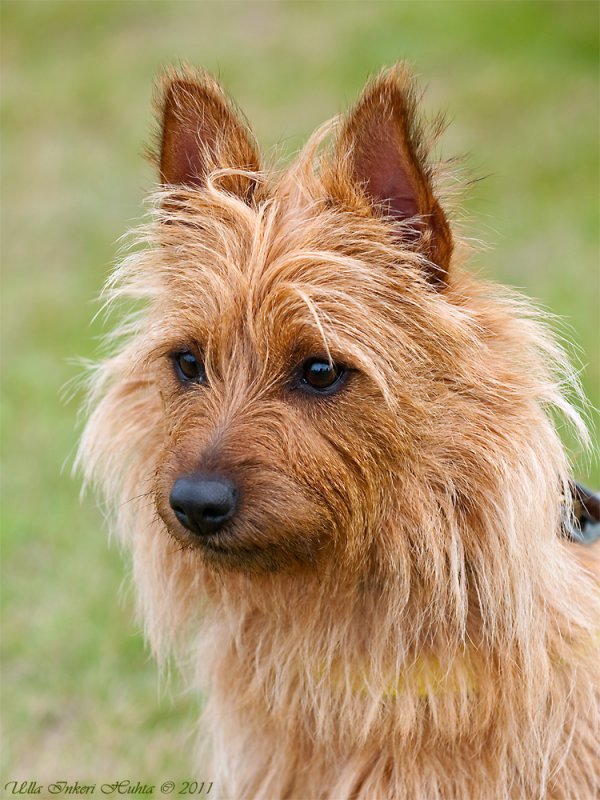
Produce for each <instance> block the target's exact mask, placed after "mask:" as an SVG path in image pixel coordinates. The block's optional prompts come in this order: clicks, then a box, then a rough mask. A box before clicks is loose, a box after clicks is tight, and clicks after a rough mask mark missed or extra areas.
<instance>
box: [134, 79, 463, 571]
mask: <svg viewBox="0 0 600 800" xmlns="http://www.w3.org/2000/svg"><path fill="white" fill-rule="evenodd" d="M410 92H411V87H410V83H409V80H408V77H407V76H406V75H405V74H403V73H399V72H397V71H392V72H389V73H387V74H384V75H383V76H382V77H381V78H380V79H379V80H378V81H377V82H375V83H374V84H373V85H371V86H370V87H369V88H368V89H367V90H366V91H365V93H364V95H363V97H362V99H361V101H360V103H359V104H358V106H357V108H356V109H355V110H354V111H353V112H352V113H351V114H350V115H349V116H348V118H347V119H346V120H345V122H344V124H343V125H342V128H341V131H340V133H339V135H338V137H337V142H336V147H335V152H334V153H333V154H330V156H329V158H328V159H324V160H323V161H322V164H321V171H320V174H319V175H318V176H316V175H315V174H314V172H313V169H314V167H313V165H312V163H311V164H308V163H305V164H304V165H302V164H300V165H298V166H297V167H296V168H295V170H292V171H291V172H289V173H287V174H285V175H283V176H281V175H280V176H278V177H277V178H269V177H267V176H264V175H261V174H259V173H258V169H259V158H258V154H257V153H256V150H255V146H254V144H253V142H252V139H251V136H250V134H249V132H248V131H247V130H246V129H245V127H244V125H243V124H242V122H241V121H240V120H239V118H238V117H237V116H236V115H235V112H234V111H233V109H232V107H231V105H230V103H229V102H228V101H227V99H226V98H225V96H224V95H223V94H222V92H221V90H220V88H219V87H218V86H217V85H216V84H214V82H212V81H211V80H210V79H209V78H207V77H205V76H204V77H198V76H191V75H183V76H182V75H179V76H175V77H173V78H171V79H170V80H169V81H168V82H167V84H166V86H165V88H164V91H163V97H162V100H161V102H160V109H161V114H162V127H161V131H162V133H161V150H160V175H161V179H162V182H163V184H164V192H163V195H162V199H161V203H160V205H161V209H160V220H159V226H160V234H159V239H160V243H159V247H158V248H157V253H156V254H155V258H156V259H157V261H158V267H157V276H156V279H157V281H158V283H159V285H160V289H159V292H158V301H157V302H156V303H154V305H153V308H152V310H151V313H150V317H149V321H148V328H147V330H146V331H145V335H144V337H143V342H142V341H139V342H138V347H140V346H141V348H142V352H139V351H138V353H139V354H138V358H139V360H140V363H143V364H144V369H145V370H146V376H147V378H148V376H151V381H152V383H153V385H154V386H155V387H156V388H157V389H158V391H159V393H160V397H161V417H162V426H161V429H162V432H163V433H162V438H161V441H160V443H157V446H156V451H155V458H154V473H153V474H154V478H153V480H152V486H151V493H152V494H153V496H154V499H155V504H156V509H157V511H158V514H159V516H160V518H161V519H162V521H163V522H164V524H165V526H166V528H167V529H168V531H169V532H170V533H171V534H172V535H173V536H175V537H176V538H177V539H178V540H180V541H181V542H182V543H183V544H184V546H186V547H190V548H196V549H198V551H199V552H200V553H201V554H202V556H203V557H204V559H205V560H206V561H207V563H209V564H211V565H214V566H219V567H223V568H227V567H238V568H242V569H245V570H249V571H253V570H257V569H266V570H274V569H278V568H281V567H283V566H285V567H287V568H293V567H294V566H302V565H307V564H308V565H314V564H316V563H318V562H319V560H320V559H321V558H322V557H323V555H324V554H326V555H327V557H328V558H331V554H332V552H333V553H337V554H338V555H339V556H340V557H343V555H348V556H352V555H356V554H358V553H361V552H364V549H365V548H368V547H369V546H370V545H371V542H370V541H369V532H370V531H373V530H374V529H375V528H376V527H378V526H379V527H380V526H381V522H382V520H385V519H386V518H387V517H389V515H390V514H392V513H393V512H394V510H395V508H394V502H395V501H394V498H395V492H394V491H393V485H394V482H395V481H396V480H397V479H398V478H397V472H398V470H397V465H398V463H400V462H401V461H402V459H403V458H409V457H410V451H411V449H412V447H411V439H414V437H415V436H416V433H415V430H416V429H417V428H418V427H419V426H420V424H421V422H422V420H421V419H420V412H419V409H420V405H421V404H422V398H421V397H420V396H414V393H413V396H411V389H410V387H411V385H412V384H413V383H414V380H413V379H414V374H413V373H414V371H415V369H416V368H417V366H419V368H422V367H423V366H424V364H425V360H424V352H425V351H424V350H423V347H422V340H423V335H422V328H423V326H424V325H428V324H430V322H428V321H427V320H426V319H425V317H426V316H427V314H431V315H434V314H435V304H436V302H439V297H438V296H439V294H440V293H441V292H442V291H444V289H445V281H446V270H447V267H448V260H449V257H450V251H451V247H452V245H451V241H450V233H449V229H448V225H447V222H446V219H445V216H444V215H443V213H442V211H441V209H440V207H439V205H438V203H437V201H436V200H435V199H434V197H433V191H432V187H431V185H430V182H429V178H428V177H427V170H426V167H425V165H424V163H423V162H422V160H421V159H422V156H421V155H420V154H419V143H418V141H417V138H416V137H417V136H418V132H417V131H415V130H414V121H413V119H412V114H413V113H414V109H413V100H412V95H411V93H410ZM215 169H220V170H221V171H220V172H215V171H214V170H215ZM309 176H310V177H309ZM423 294H425V295H426V296H427V297H428V298H429V299H428V301H426V302H425V303H423V302H421V301H420V300H418V298H419V297H420V295H423ZM417 302H418V304H419V310H417V311H416V312H415V304H416V303H417ZM431 321H433V317H432V320H431ZM419 339H420V340H421V343H419V341H418V340H419ZM144 350H145V352H144ZM399 403H400V404H401V405H402V408H403V412H402V414H398V404H399ZM417 423H418V424H417ZM411 431H412V433H411Z"/></svg>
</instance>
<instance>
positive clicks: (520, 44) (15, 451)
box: [1, 0, 600, 785]
mask: <svg viewBox="0 0 600 800" xmlns="http://www.w3.org/2000/svg"><path fill="white" fill-rule="evenodd" d="M399 57H407V58H409V59H410V60H412V61H413V63H414V65H415V67H416V70H417V71H418V73H420V74H421V75H422V76H423V79H424V80H425V82H426V83H428V84H429V90H428V94H427V97H426V107H427V108H429V109H430V110H437V109H439V108H448V109H450V110H451V112H452V118H453V122H452V125H451V127H450V129H449V130H448V132H447V134H446V135H445V137H444V141H443V152H444V153H445V154H448V155H449V154H456V153H459V154H464V153H469V154H470V157H469V158H468V160H467V167H468V171H469V173H470V174H471V175H472V176H475V177H476V176H480V175H488V176H489V177H488V178H487V179H486V180H485V181H483V182H480V183H478V184H476V186H474V187H473V189H472V191H471V192H470V194H469V195H468V197H467V199H466V210H467V212H468V213H469V215H470V216H471V218H472V220H473V226H472V233H473V234H474V235H475V236H478V237H480V238H483V239H485V240H487V241H488V242H489V243H490V244H491V245H492V246H493V249H492V250H490V252H488V253H485V254H484V255H480V256H479V257H478V258H477V259H476V262H475V268H477V269H480V270H482V271H483V272H484V274H486V275H488V276H490V277H495V278H497V279H499V280H502V281H505V282H508V283H510V284H512V285H515V286H519V287H522V288H523V289H525V290H526V291H527V292H528V293H530V294H532V295H533V296H535V297H537V298H539V299H540V300H541V301H542V302H543V303H544V305H545V306H547V307H549V308H550V309H552V310H553V311H554V312H556V313H558V314H560V315H561V316H562V317H563V318H564V320H565V321H566V323H568V324H569V325H570V326H571V331H570V333H569V336H570V337H571V338H572V340H573V342H574V343H575V344H576V345H577V346H578V347H579V348H580V355H581V359H582V361H583V363H584V365H585V369H584V372H583V381H584V385H585V389H586V392H587V394H588V397H589V398H590V400H591V401H592V403H593V404H594V405H596V406H598V405H599V403H600V359H599V355H600V342H599V321H598V312H599V307H600V304H599V274H598V189H599V185H598V146H597V135H598V83H597V76H598V5H597V4H596V3H595V2H531V3H530V2H518V3H517V2H451V1H448V2H406V3H404V2H311V3H309V2H294V3H283V2H225V1H223V2H214V3H209V2H206V3H202V2H131V1H130V2H109V1H106V2H64V3H63V2H49V1H47V2H31V1H29V0H22V1H21V2H3V3H2V62H3V63H2V75H3V77H2V95H3V96H2V127H3V142H2V270H3V291H2V356H3V366H2V381H3V402H2V424H3V445H2V447H3V460H4V466H3V477H2V483H3V494H4V497H3V506H2V534H3V575H2V609H3V626H2V627H3V631H2V632H3V648H4V662H3V671H2V689H3V716H4V731H5V740H4V747H3V764H2V777H1V785H4V782H5V781H6V780H10V779H26V778H28V779H33V778H36V779H38V780H39V781H49V780H58V779H62V778H79V779H83V780H85V781H88V782H94V781H98V782H101V781H108V780H116V779H125V778H132V779H140V780H146V781H158V782H160V781H161V780H165V779H167V778H171V777H180V778H181V777H186V776H191V775H192V772H191V769H190V767H189V763H190V762H189V756H190V752H191V748H192V742H191V738H190V735H189V730H190V728H191V724H190V723H191V720H192V719H193V718H194V716H195V713H196V710H197V709H196V701H195V700H194V699H193V698H191V697H189V696H182V695H181V693H180V692H179V690H178V688H177V684H176V682H175V683H174V684H173V686H172V688H169V685H168V684H167V683H165V682H164V681H163V682H162V683H159V682H158V680H157V676H156V671H155V667H154V666H153V664H152V663H151V661H150V659H149V657H148V655H147V653H146V652H145V650H144V646H143V643H142V639H141V636H140V634H139V631H138V630H137V629H136V627H135V625H134V623H133V621H132V620H133V615H132V612H131V606H132V603H131V596H130V592H129V591H127V590H122V588H121V587H122V580H123V575H124V574H125V569H124V567H123V565H122V562H121V559H120V556H119V554H118V553H117V552H115V550H114V549H110V548H109V547H108V544H107V541H106V537H105V532H104V530H103V523H102V520H101V518H100V514H99V513H98V512H97V511H96V510H95V508H94V505H93V502H92V500H91V499H86V500H85V501H84V502H83V503H80V501H79V498H78V492H79V487H78V484H77V481H76V480H73V479H72V478H71V477H70V474H69V469H70V467H69V464H70V459H71V457H72V452H73V448H74V445H75V442H76V437H77V433H76V425H75V415H76V405H77V404H76V403H75V404H71V405H66V404H64V403H62V402H61V400H60V389H61V387H62V386H63V385H64V384H65V382H66V381H68V380H69V379H70V378H72V377H73V376H74V375H76V374H77V368H76V367H74V366H73V365H72V364H71V363H70V359H72V358H73V357H76V356H84V357H90V356H92V355H93V353H94V352H95V350H96V348H97V345H98V342H97V337H98V335H99V334H100V333H101V326H100V323H98V322H96V323H93V324H90V319H91V318H92V316H93V314H94V312H95V310H96V308H97V305H96V304H95V303H94V298H95V297H96V296H97V294H98V292H99V290H100V288H101V286H102V283H103V280H104V278H105V277H106V275H107V271H108V270H109V267H110V265H111V263H112V262H113V261H114V259H115V257H116V252H117V246H116V244H115V243H116V240H117V238H118V237H119V236H120V235H121V234H122V233H123V232H124V231H125V230H126V229H127V228H129V227H130V226H131V224H132V221H133V220H135V219H138V218H139V217H140V215H141V201H142V198H143V197H144V193H145V191H146V190H147V189H148V188H149V187H151V186H152V181H153V175H152V173H151V170H150V167H149V166H148V165H147V164H145V163H144V162H143V161H142V159H141V158H140V157H139V154H140V152H141V150H142V145H143V143H144V141H147V139H148V134H149V130H150V127H151V124H152V117H151V112H150V96H151V88H152V82H153V78H154V75H155V73H156V72H157V71H158V70H159V69H160V67H161V66H162V65H164V64H167V63H171V62H174V61H178V60H180V59H186V60H189V61H191V62H192V63H194V64H198V65H203V66H205V67H207V68H209V69H210V70H212V71H214V72H216V73H218V74H219V75H220V76H221V78H222V80H223V81H224V83H225V84H226V85H227V86H228V87H229V89H230V90H231V92H232V93H233V94H234V96H235V97H236V98H237V100H238V101H239V102H240V104H241V105H242V107H243V108H244V110H245V111H246V113H247V114H248V116H249V118H250V119H251V120H252V121H253V123H254V128H255V131H256V133H257V135H258V138H259V140H260V141H261V142H262V143H263V144H264V145H265V146H266V147H267V146H272V145H278V146H279V148H280V150H281V151H282V153H284V154H290V153H291V152H293V151H294V150H295V149H296V148H297V147H298V146H299V145H300V144H301V142H302V141H303V139H304V138H305V137H306V136H307V134H308V133H309V132H310V131H311V130H312V129H313V128H314V127H315V126H316V125H317V124H318V123H320V122H321V121H322V120H324V119H325V118H327V117H329V116H331V115H332V114H333V113H335V112H337V111H339V110H341V109H342V108H344V107H345V106H346V104H347V103H348V102H349V101H351V100H352V99H353V98H354V97H355V96H356V93H357V91H358V90H359V88H360V86H361V85H362V83H363V81H364V79H365V77H366V76H367V75H368V74H369V73H372V72H374V71H377V70H378V69H379V68H380V67H381V66H382V65H386V64H390V63H392V62H393V61H395V60H396V59H398V58H399ZM593 416H595V417H596V419H597V415H596V413H595V412H594V414H593ZM65 462H66V464H67V467H66V468H65V469H63V464H65ZM577 470H578V472H579V474H580V475H581V476H582V477H584V476H585V477H586V478H587V479H589V480H591V481H595V482H596V484H599V483H600V472H599V470H598V465H597V463H595V464H591V465H590V464H589V463H587V462H585V461H580V462H578V466H577ZM125 585H126V584H125ZM120 598H121V599H122V602H119V599H120ZM197 777H205V778H210V776H207V775H205V776H197Z"/></svg>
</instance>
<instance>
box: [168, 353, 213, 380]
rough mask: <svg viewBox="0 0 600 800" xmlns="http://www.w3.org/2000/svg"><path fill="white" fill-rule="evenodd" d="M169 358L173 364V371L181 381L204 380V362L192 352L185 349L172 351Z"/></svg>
mask: <svg viewBox="0 0 600 800" xmlns="http://www.w3.org/2000/svg"><path fill="white" fill-rule="evenodd" d="M171 358H172V359H173V364H174V366H175V373H176V374H177V377H178V378H179V380H180V381H181V382H182V383H205V382H206V372H205V371H204V364H203V363H202V362H201V361H199V360H198V359H197V358H196V356H195V355H194V354H193V353H192V352H190V351H189V350H186V351H184V352H182V353H173V355H172V356H171Z"/></svg>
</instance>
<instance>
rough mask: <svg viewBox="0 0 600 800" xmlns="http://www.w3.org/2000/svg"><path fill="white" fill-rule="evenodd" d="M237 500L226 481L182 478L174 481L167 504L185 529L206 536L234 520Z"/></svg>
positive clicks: (195, 477) (235, 490) (199, 477)
mask: <svg viewBox="0 0 600 800" xmlns="http://www.w3.org/2000/svg"><path fill="white" fill-rule="evenodd" d="M237 499H238V491H237V489H236V487H235V485H234V484H233V483H232V481H230V480H229V479H228V478H222V477H218V478H217V477H213V476H208V475H185V476H184V477H183V478H178V479H177V480H176V481H175V485H174V486H173V489H172V490H171V494H170V496H169V503H170V505H171V508H172V509H173V511H174V512H175V516H176V517H177V519H178V520H179V522H181V524H182V525H183V526H184V527H185V528H187V529H188V530H189V531H191V532H192V533H196V534H198V535H199V536H208V535H209V534H211V533H216V532H217V531H218V530H220V529H221V528H222V527H223V525H224V524H225V523H226V522H227V520H229V519H231V517H233V515H234V514H235V508H236V505H237Z"/></svg>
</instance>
